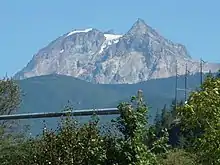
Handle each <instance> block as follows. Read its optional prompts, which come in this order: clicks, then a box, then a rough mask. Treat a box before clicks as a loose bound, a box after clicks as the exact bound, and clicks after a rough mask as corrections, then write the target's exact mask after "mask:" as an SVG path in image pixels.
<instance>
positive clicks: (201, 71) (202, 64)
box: [200, 58, 206, 85]
mask: <svg viewBox="0 0 220 165" xmlns="http://www.w3.org/2000/svg"><path fill="white" fill-rule="evenodd" d="M205 63H206V61H204V60H203V59H202V58H200V85H202V82H203V66H204V64H205Z"/></svg>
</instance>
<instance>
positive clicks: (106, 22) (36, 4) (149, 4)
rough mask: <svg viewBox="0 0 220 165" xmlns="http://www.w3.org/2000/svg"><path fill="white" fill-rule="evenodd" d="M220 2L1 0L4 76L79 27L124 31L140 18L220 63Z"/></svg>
mask: <svg viewBox="0 0 220 165" xmlns="http://www.w3.org/2000/svg"><path fill="white" fill-rule="evenodd" d="M219 17H220V1H219V0H209V1H208V0H200V1H199V0H109V1H104V0H80V1H79V0H78V1H77V0H35V1H29V0H20V1H19V0H1V2H0V37H1V39H0V77H2V76H3V75H5V74H6V72H7V74H8V75H9V76H12V75H13V74H14V73H15V72H17V71H18V70H20V69H22V68H23V67H24V66H25V65H26V64H27V63H28V61H29V60H31V58H32V56H33V55H34V54H35V53H37V51H38V50H39V49H40V48H42V47H44V46H46V45H47V44H48V43H49V42H50V41H52V40H54V39H56V38H57V37H59V36H60V35H62V34H64V33H67V32H69V31H71V30H72V29H74V28H87V27H94V28H97V29H100V30H103V31H106V30H109V29H114V30H115V32H118V33H125V32H126V31H128V30H129V28H130V27H131V26H132V24H133V23H134V22H135V21H136V20H137V18H142V19H143V20H145V22H146V23H147V24H148V25H150V26H152V27H153V28H154V29H156V30H157V31H158V32H159V33H160V34H161V35H162V36H164V37H166V38H168V39H170V40H172V41H174V42H178V43H181V44H184V45H185V46H186V47H187V49H188V51H189V52H190V55H191V56H192V57H194V58H195V59H199V58H200V57H202V58H203V59H204V60H208V61H211V62H220V54H219V48H220V47H219V46H220V40H219V39H220V19H219Z"/></svg>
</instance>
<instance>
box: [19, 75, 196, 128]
mask: <svg viewBox="0 0 220 165" xmlns="http://www.w3.org/2000/svg"><path fill="white" fill-rule="evenodd" d="M199 80H200V79H199V75H198V74H197V75H194V76H189V77H188V86H189V88H191V89H195V88H196V87H198V84H199ZM18 83H19V85H20V87H21V88H22V91H23V92H24V94H25V95H24V97H23V103H22V105H21V107H20V110H19V113H21V112H25V113H26V112H58V111H61V110H63V107H64V106H65V105H67V104H68V100H69V103H70V104H71V105H72V106H73V108H74V109H83V108H107V107H116V106H117V105H118V103H119V102H121V101H128V100H129V98H130V96H132V95H135V94H136V92H137V90H139V89H142V90H143V92H144V96H145V100H146V102H147V104H148V105H149V106H150V107H151V108H150V115H151V116H152V117H153V116H155V113H156V111H157V109H159V110H160V109H161V108H162V107H163V106H164V105H165V104H168V105H169V104H170V103H171V101H172V100H173V99H174V91H175V77H171V78H164V79H155V80H149V81H146V82H141V83H137V84H109V85H107V84H106V85H105V84H92V83H89V82H86V81H83V80H79V79H76V78H73V77H68V76H61V75H55V74H54V75H47V76H39V77H33V78H29V79H25V80H19V81H18ZM178 87H179V88H184V77H183V76H181V77H179V79H178ZM183 98H184V92H182V91H179V92H178V99H183ZM110 118H112V117H106V116H105V117H102V121H103V122H104V121H109V119H110ZM79 119H80V120H81V121H85V120H88V117H79ZM29 121H31V125H32V127H33V125H34V128H33V129H39V127H42V126H43V125H42V124H39V122H42V121H43V120H42V119H34V120H32V119H31V120H29ZM29 121H28V122H29ZM46 121H47V122H49V125H50V126H51V127H54V126H55V125H56V124H55V121H56V120H54V119H46ZM37 123H38V124H37Z"/></svg>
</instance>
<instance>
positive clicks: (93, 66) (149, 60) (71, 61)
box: [14, 19, 220, 84]
mask: <svg viewBox="0 0 220 165" xmlns="http://www.w3.org/2000/svg"><path fill="white" fill-rule="evenodd" d="M176 62H177V64H178V74H179V75H183V74H185V67H186V64H187V66H188V70H189V71H190V74H194V73H196V72H199V66H200V63H199V61H196V60H193V59H192V58H191V56H190V55H189V53H188V51H187V49H186V48H185V46H184V45H181V44H178V43H174V42H172V41H170V40H168V39H166V38H164V37H162V36H161V35H160V34H158V33H157V32H156V31H155V30H154V29H153V28H151V27H150V26H148V25H147V24H146V23H145V22H144V21H143V20H142V19H138V20H137V21H136V22H135V23H134V24H133V26H132V27H131V29H130V30H129V31H128V32H127V33H126V34H124V35H119V34H114V33H113V32H112V31H108V32H106V33H103V32H101V31H100V30H98V29H95V28H89V29H83V30H73V31H71V32H69V33H66V34H64V35H63V36H61V37H59V38H57V39H56V40H54V41H53V42H51V43H50V44H49V45H47V46H46V47H44V48H43V49H41V50H39V52H38V53H37V54H35V55H34V56H33V58H32V59H31V61H30V62H29V63H28V64H27V66H26V67H25V68H23V69H22V70H21V71H19V72H18V73H17V74H16V75H15V76H14V78H16V79H25V78H29V77H35V76H41V75H49V74H60V75H67V76H73V77H76V78H79V79H82V80H86V81H89V82H93V83H101V84H122V83H128V84H132V83H138V82H142V81H146V80H149V79H156V78H166V77H171V76H175V74H176ZM219 68H220V64H217V63H206V64H205V65H204V67H203V71H204V72H208V71H209V70H211V71H212V72H215V71H217V70H218V69H219Z"/></svg>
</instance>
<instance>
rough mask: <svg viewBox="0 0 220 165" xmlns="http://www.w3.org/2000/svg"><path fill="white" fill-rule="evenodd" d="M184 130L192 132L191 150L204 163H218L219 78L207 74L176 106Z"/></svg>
mask: <svg viewBox="0 0 220 165" xmlns="http://www.w3.org/2000/svg"><path fill="white" fill-rule="evenodd" d="M178 113H179V117H180V119H181V123H182V124H183V127H182V128H184V130H185V131H192V132H194V134H193V135H194V137H193V141H194V143H193V146H192V147H193V148H192V149H193V150H192V151H196V153H197V155H198V156H199V158H200V160H201V162H202V163H204V164H210V165H211V164H220V147H219V146H220V138H219V137H220V78H219V77H218V76H217V77H212V76H208V77H207V78H206V80H205V81H204V83H203V84H202V85H201V90H199V91H195V92H192V93H191V95H190V97H189V99H188V103H187V104H185V105H184V106H182V107H179V108H178Z"/></svg>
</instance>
